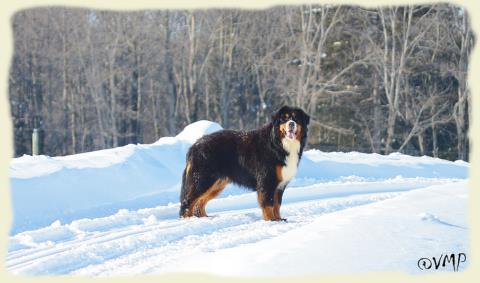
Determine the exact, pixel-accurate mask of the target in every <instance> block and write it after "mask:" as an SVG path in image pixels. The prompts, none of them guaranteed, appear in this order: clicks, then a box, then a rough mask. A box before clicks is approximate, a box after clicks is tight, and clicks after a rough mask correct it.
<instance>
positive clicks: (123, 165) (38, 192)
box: [10, 121, 468, 234]
mask: <svg viewBox="0 0 480 283" xmlns="http://www.w3.org/2000/svg"><path fill="white" fill-rule="evenodd" d="M220 129H222V128H221V126H220V125H218V124H217V123H214V122H210V121H198V122H195V123H193V124H191V125H189V126H187V127H185V129H184V130H183V131H182V132H181V133H179V134H178V135H177V136H175V137H164V138H161V139H159V140H158V141H157V142H155V143H153V144H148V145H145V144H138V145H132V144H129V145H126V146H123V147H119V148H113V149H106V150H99V151H95V152H88V153H81V154H76V155H70V156H63V157H48V156H28V155H24V156H23V157H20V158H15V159H13V161H12V162H11V165H10V176H11V192H12V193H11V195H12V204H13V215H14V219H13V226H12V231H11V233H13V234H14V233H18V232H21V231H24V230H29V229H33V228H38V227H42V226H45V225H49V224H51V223H52V222H54V221H56V220H58V219H61V220H62V221H64V222H70V221H72V220H74V219H78V218H83V217H90V218H92V217H101V216H106V215H109V214H112V213H114V212H116V211H118V209H122V208H127V209H138V208H143V207H154V206H156V205H166V204H169V203H176V202H178V196H179V189H180V180H181V174H182V170H183V168H184V167H185V155H186V152H187V150H188V148H189V147H190V146H191V145H192V144H193V143H194V142H195V141H196V140H197V139H198V138H200V137H201V136H203V135H205V134H209V133H212V132H215V131H218V130H220ZM467 171H468V164H467V163H465V162H461V161H457V162H450V161H445V160H441V159H435V158H431V157H427V156H424V157H411V156H407V155H402V154H398V153H392V154H390V155H388V156H383V155H378V154H364V153H358V152H350V153H340V152H331V153H324V152H321V151H318V150H308V151H306V152H305V153H304V156H303V158H302V160H301V163H300V166H299V170H298V173H297V176H296V178H295V179H294V180H293V182H291V184H290V187H292V186H298V185H307V184H313V183H315V182H318V181H322V182H325V181H338V180H341V179H342V178H346V177H348V178H352V176H357V177H360V178H363V179H367V180H384V179H388V178H394V177H397V176H400V177H405V178H409V177H411V178H414V177H425V178H462V179H463V178H466V177H467ZM244 192H245V191H244V190H241V189H238V188H236V187H235V186H232V185H231V186H229V187H227V189H226V190H225V191H224V193H223V194H222V196H226V195H236V194H239V193H244Z"/></svg>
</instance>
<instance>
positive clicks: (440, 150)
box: [9, 4, 474, 160]
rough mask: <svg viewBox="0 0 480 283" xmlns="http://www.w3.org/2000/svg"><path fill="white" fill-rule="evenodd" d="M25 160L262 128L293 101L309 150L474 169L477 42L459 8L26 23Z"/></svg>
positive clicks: (19, 123)
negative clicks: (472, 84)
mask: <svg viewBox="0 0 480 283" xmlns="http://www.w3.org/2000/svg"><path fill="white" fill-rule="evenodd" d="M12 28H13V34H14V55H13V58H12V61H11V68H10V76H9V95H10V106H11V112H12V121H13V127H14V139H15V140H14V146H15V156H20V155H23V154H31V140H32V131H33V129H34V128H38V129H39V130H40V132H41V133H42V135H41V141H42V152H41V153H43V154H47V155H51V156H55V155H67V154H75V153H79V152H86V151H92V150H98V149H104V148H111V147H117V146H121V145H125V144H129V143H151V142H154V141H155V140H157V139H158V138H160V137H162V136H172V135H176V134H177V133H178V132H179V131H180V130H181V129H182V128H183V127H184V126H185V125H187V124H189V123H192V122H194V121H197V120H201V119H207V120H211V121H216V122H218V123H220V124H221V125H222V126H223V127H224V128H232V129H253V128H256V127H259V126H261V125H262V124H264V123H266V122H268V121H269V119H270V115H271V113H272V112H273V111H275V109H277V108H278V107H280V106H281V105H284V104H289V105H294V106H298V107H302V108H303V109H304V110H305V111H307V112H308V113H309V114H310V115H311V118H312V119H311V127H310V131H309V140H308V146H309V147H310V148H319V149H322V150H326V151H332V150H336V151H350V150H356V151H362V152H376V153H381V154H389V153H391V152H396V151H399V152H404V153H408V154H412V155H431V156H435V157H441V158H447V159H452V160H454V159H462V160H468V152H469V144H468V127H469V121H470V120H471V119H470V115H471V111H470V108H469V105H470V91H469V88H468V83H467V73H468V60H469V55H470V52H471V50H472V47H473V44H474V36H473V32H472V30H471V27H470V24H469V18H468V15H467V13H466V11H465V10H464V9H463V8H462V7H459V6H455V5H450V4H434V5H409V6H395V7H393V6H392V7H379V8H369V9H367V8H363V7H357V6H334V5H316V6H315V5H313V6H312V5H306V6H284V7H273V8H270V9H265V10H241V9H230V10H228V9H222V10H221V9H209V10H191V11H190V10H158V11H153V10H148V11H133V12H113V11H99V10H89V9H77V8H75V9H73V8H65V7H45V8H35V9H28V10H23V11H20V12H18V13H16V14H15V15H14V17H13V18H12Z"/></svg>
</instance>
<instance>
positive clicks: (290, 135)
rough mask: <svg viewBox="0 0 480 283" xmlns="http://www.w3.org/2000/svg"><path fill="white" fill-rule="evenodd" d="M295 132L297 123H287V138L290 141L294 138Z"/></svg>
mask: <svg viewBox="0 0 480 283" xmlns="http://www.w3.org/2000/svg"><path fill="white" fill-rule="evenodd" d="M296 132H297V123H295V121H292V120H290V121H288V122H287V137H288V138H290V139H294V138H295V133H296Z"/></svg>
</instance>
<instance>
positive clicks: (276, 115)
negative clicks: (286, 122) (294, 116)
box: [271, 106, 288, 125]
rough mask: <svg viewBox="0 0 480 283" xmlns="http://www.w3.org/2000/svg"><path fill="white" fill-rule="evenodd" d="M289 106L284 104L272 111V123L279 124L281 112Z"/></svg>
mask: <svg viewBox="0 0 480 283" xmlns="http://www.w3.org/2000/svg"><path fill="white" fill-rule="evenodd" d="M287 108H288V106H283V107H282V108H280V109H278V110H277V111H275V112H273V113H272V116H271V117H272V123H273V124H274V125H277V124H278V123H279V122H280V114H282V112H283V111H285V110H286V109H287Z"/></svg>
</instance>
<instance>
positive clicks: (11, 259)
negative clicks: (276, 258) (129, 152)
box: [6, 178, 452, 276]
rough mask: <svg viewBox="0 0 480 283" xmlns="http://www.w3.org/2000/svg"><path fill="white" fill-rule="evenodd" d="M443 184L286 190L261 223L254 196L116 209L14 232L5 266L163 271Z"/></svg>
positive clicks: (417, 181)
mask: <svg viewBox="0 0 480 283" xmlns="http://www.w3.org/2000/svg"><path fill="white" fill-rule="evenodd" d="M445 182H452V180H451V179H450V180H441V179H424V178H413V179H403V178H397V179H393V180H392V179H390V180H386V181H374V182H368V181H360V182H355V181H354V182H337V183H335V182H334V183H323V184H315V185H311V186H306V187H297V188H289V189H287V191H286V193H285V197H284V199H285V202H284V205H283V206H282V216H283V217H286V218H287V219H288V222H265V221H263V220H262V218H261V212H260V210H259V209H258V208H257V204H256V196H255V194H254V193H246V194H242V195H237V196H230V197H226V198H222V199H216V200H213V201H212V202H211V203H209V206H208V207H207V212H209V213H210V215H213V217H209V218H201V219H197V218H192V219H187V220H179V219H177V215H178V204H175V205H168V206H159V207H156V208H146V209H141V210H137V211H127V210H121V211H119V212H118V213H117V214H114V215H111V216H109V217H104V218H96V219H81V220H76V221H73V222H72V223H70V224H66V225H61V224H59V223H54V224H52V225H51V226H49V227H45V228H42V229H39V230H35V231H27V232H23V233H20V234H17V235H15V236H12V237H11V238H10V240H11V244H10V251H9V254H8V256H7V259H6V266H7V270H8V271H10V272H13V273H16V274H25V275H44V274H81V275H87V276H109V275H127V274H128V275H134V274H146V273H159V272H165V271H168V270H170V269H171V268H172V267H174V266H175V263H176V262H178V261H181V260H182V259H184V258H185V257H190V256H192V255H196V254H201V253H208V252H214V251H219V250H222V249H228V248H233V247H237V246H240V245H247V244H253V243H257V242H260V241H266V240H268V239H272V238H275V237H277V236H278V235H281V234H283V233H285V232H287V231H291V230H294V229H298V228H299V227H302V226H304V225H307V224H309V223H311V222H312V221H314V220H315V219H317V218H319V217H322V216H323V215H325V214H330V213H334V212H337V211H340V210H345V209H349V208H353V207H358V206H363V205H369V204H372V203H376V202H380V201H383V200H386V199H391V198H395V197H397V196H399V195H401V194H403V193H404V192H405V191H409V190H412V189H421V188H424V187H428V186H431V185H435V184H441V183H445Z"/></svg>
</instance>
